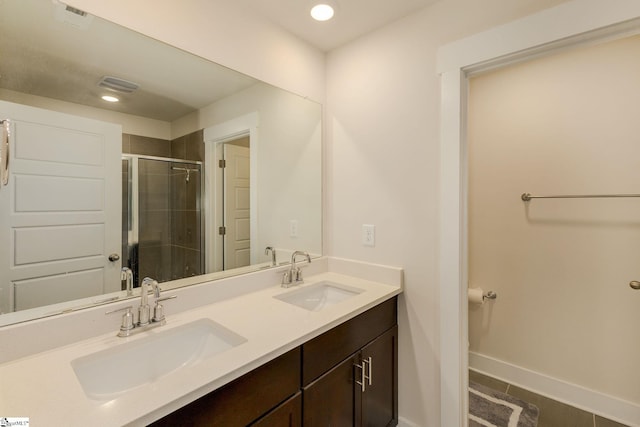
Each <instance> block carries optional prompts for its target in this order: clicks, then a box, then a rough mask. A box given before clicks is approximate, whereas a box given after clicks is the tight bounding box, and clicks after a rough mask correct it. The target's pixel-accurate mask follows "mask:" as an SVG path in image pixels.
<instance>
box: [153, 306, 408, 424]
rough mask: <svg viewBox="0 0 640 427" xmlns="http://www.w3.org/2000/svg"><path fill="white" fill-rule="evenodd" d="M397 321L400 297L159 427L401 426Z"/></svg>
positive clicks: (334, 330)
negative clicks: (398, 423) (246, 426)
mask: <svg viewBox="0 0 640 427" xmlns="http://www.w3.org/2000/svg"><path fill="white" fill-rule="evenodd" d="M396 319H397V313H396V298H395V297H394V298H392V299H390V300H387V301H385V302H383V303H381V304H379V305H378V306H376V307H373V308H371V309H369V310H368V311H366V312H364V313H362V314H360V315H358V316H356V317H355V318H353V319H351V320H349V321H347V322H345V323H342V324H341V325H339V326H336V327H335V328H333V329H331V330H329V331H327V332H325V333H323V334H322V335H320V336H318V337H316V338H314V339H311V340H309V341H307V342H305V343H304V344H302V345H301V346H298V347H296V348H294V349H293V350H290V351H289V352H287V353H286V354H284V355H282V356H280V357H278V358H277V359H275V360H273V361H271V362H269V363H266V364H265V365H263V366H261V367H259V368H256V369H255V370H253V371H251V372H250V373H248V374H245V375H244V376H242V377H240V378H238V379H237V380H235V381H233V382H232V383H230V384H228V385H226V386H224V387H222V388H221V389H219V390H216V391H214V392H212V393H210V394H208V395H206V396H204V397H202V398H200V399H198V400H197V401H195V402H193V403H191V404H189V405H187V406H185V407H183V408H181V409H179V410H177V411H175V412H174V413H172V414H170V415H168V416H166V417H164V418H162V419H161V420H159V421H157V422H155V423H153V424H152V426H154V427H159V426H167V427H168V426H175V425H184V423H185V422H187V423H188V424H189V425H201V426H227V427H228V426H245V425H252V426H260V427H266V426H274V427H276V426H278V427H284V426H291V427H294V426H301V425H305V426H326V425H352V423H354V425H356V426H360V425H362V426H393V425H397V422H398V365H397V360H398V347H397V340H398V327H397V322H396ZM374 379H375V380H374ZM303 414H304V416H303ZM303 420H304V422H303Z"/></svg>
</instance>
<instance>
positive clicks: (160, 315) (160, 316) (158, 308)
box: [153, 295, 178, 322]
mask: <svg viewBox="0 0 640 427" xmlns="http://www.w3.org/2000/svg"><path fill="white" fill-rule="evenodd" d="M174 298H178V295H171V296H168V297H162V298H157V299H156V305H155V307H153V321H154V322H162V321H164V306H163V305H162V304H160V301H166V300H168V299H174Z"/></svg>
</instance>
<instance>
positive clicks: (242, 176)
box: [216, 136, 251, 270]
mask: <svg viewBox="0 0 640 427" xmlns="http://www.w3.org/2000/svg"><path fill="white" fill-rule="evenodd" d="M220 149H221V160H222V162H221V166H220V167H221V168H222V170H223V172H222V179H221V180H220V181H219V182H218V185H217V186H216V192H218V193H219V194H222V204H223V207H222V212H223V214H222V226H221V227H222V229H221V230H220V234H221V236H222V259H223V261H222V269H223V270H229V269H232V268H240V267H246V266H248V265H251V200H250V194H251V162H250V158H251V155H250V152H251V148H250V144H249V137H248V136H243V137H240V138H238V139H234V140H231V141H227V142H224V143H222V144H220Z"/></svg>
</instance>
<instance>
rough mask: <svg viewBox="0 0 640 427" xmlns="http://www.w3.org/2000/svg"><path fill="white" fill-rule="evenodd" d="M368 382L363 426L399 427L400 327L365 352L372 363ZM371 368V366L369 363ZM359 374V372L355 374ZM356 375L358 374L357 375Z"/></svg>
mask: <svg viewBox="0 0 640 427" xmlns="http://www.w3.org/2000/svg"><path fill="white" fill-rule="evenodd" d="M369 358H371V359H370V360H371V365H370V366H367V373H368V374H369V377H370V378H369V379H368V380H367V381H366V382H365V391H364V392H362V391H361V388H359V387H357V390H358V391H359V392H361V393H362V396H361V425H362V426H365V427H386V426H395V425H397V424H398V377H397V375H398V374H397V373H398V327H397V326H395V327H394V328H392V329H390V330H389V331H387V332H385V333H384V334H382V335H381V336H379V337H378V338H376V339H375V340H374V341H372V342H371V343H370V344H368V345H367V346H366V347H364V348H363V349H362V352H361V360H367V361H368V360H369ZM367 364H368V363H367ZM356 371H357V372H359V369H358V370H356ZM356 374H357V373H356Z"/></svg>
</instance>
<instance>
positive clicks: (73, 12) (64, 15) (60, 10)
mask: <svg viewBox="0 0 640 427" xmlns="http://www.w3.org/2000/svg"><path fill="white" fill-rule="evenodd" d="M54 3H55V5H56V6H55V13H54V16H55V19H56V20H57V21H59V22H64V23H65V24H69V25H71V26H72V27H75V28H77V29H79V30H86V29H87V28H89V25H90V24H91V21H93V15H91V14H88V13H87V12H85V11H84V10H80V9H76V8H75V7H72V6H68V5H66V4H64V3H61V2H59V1H56V2H54Z"/></svg>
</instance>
